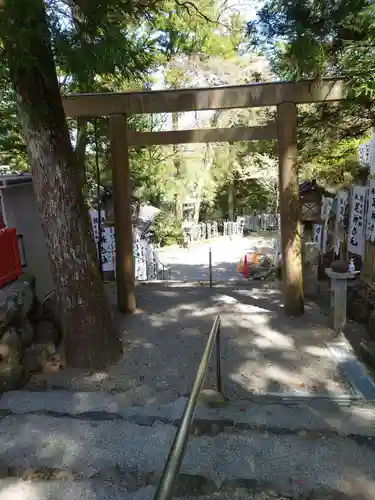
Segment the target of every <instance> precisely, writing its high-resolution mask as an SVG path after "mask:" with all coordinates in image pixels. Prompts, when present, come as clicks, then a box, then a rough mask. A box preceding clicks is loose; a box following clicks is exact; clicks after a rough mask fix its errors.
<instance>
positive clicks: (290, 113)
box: [277, 102, 304, 316]
mask: <svg viewBox="0 0 375 500" xmlns="http://www.w3.org/2000/svg"><path fill="white" fill-rule="evenodd" d="M277 131H278V134H277V135H278V151H279V189H280V219H281V220H280V223H281V224H280V225H281V253H282V265H283V285H284V308H285V313H286V314H289V315H291V316H299V315H301V314H303V312H304V306H303V277H302V252H301V233H300V224H299V214H300V202H299V182H298V168H297V111H296V105H295V104H294V103H292V102H284V103H282V104H279V105H278V106H277Z"/></svg>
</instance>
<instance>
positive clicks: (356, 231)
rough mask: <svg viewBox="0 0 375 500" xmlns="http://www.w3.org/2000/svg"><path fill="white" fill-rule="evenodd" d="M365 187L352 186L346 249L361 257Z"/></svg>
mask: <svg viewBox="0 0 375 500" xmlns="http://www.w3.org/2000/svg"><path fill="white" fill-rule="evenodd" d="M366 191H367V188H366V187H365V186H353V188H352V195H351V204H350V216H349V232H348V251H349V252H352V253H354V254H355V255H360V256H361V257H362V255H363V252H364V243H365V228H364V224H365V220H364V219H365V215H364V210H365V199H366Z"/></svg>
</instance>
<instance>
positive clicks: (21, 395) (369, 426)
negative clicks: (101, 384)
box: [0, 390, 375, 437]
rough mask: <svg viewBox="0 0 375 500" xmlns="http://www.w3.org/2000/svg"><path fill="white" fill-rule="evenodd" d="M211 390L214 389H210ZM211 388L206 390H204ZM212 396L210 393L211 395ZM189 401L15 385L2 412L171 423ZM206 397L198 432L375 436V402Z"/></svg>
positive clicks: (1, 400)
mask: <svg viewBox="0 0 375 500" xmlns="http://www.w3.org/2000/svg"><path fill="white" fill-rule="evenodd" d="M207 392H209V391H207ZM205 395H206V393H204V396H205ZM208 401H209V398H208ZM186 402H187V398H186V397H181V398H179V399H177V400H176V401H173V402H171V403H167V404H164V405H160V406H142V407H129V406H128V405H127V404H126V398H125V397H123V396H122V395H121V394H110V393H104V392H100V393H99V392H70V391H63V390H53V391H46V392H28V391H13V392H8V393H5V394H3V396H2V397H1V398H0V416H1V415H2V416H7V415H23V414H30V415H32V414H44V415H49V416H54V417H74V418H76V419H81V420H92V421H105V420H123V421H128V422H131V423H135V424H138V425H141V426H142V425H143V426H147V425H153V424H154V423H165V424H171V425H173V426H176V425H178V424H179V423H180V421H181V417H182V414H183V411H184V408H185V405H186ZM203 403H206V404H207V400H206V399H204V398H202V401H201V404H200V405H199V406H198V409H197V412H196V416H195V423H194V426H193V430H194V433H196V434H199V433H203V434H204V433H206V434H211V435H212V434H215V433H216V434H217V433H220V432H222V431H226V432H228V430H229V429H230V428H233V429H234V430H241V429H242V430H252V429H253V430H259V429H265V430H268V431H270V432H273V433H275V434H293V433H296V432H302V431H306V432H321V433H323V434H325V435H326V436H327V435H334V434H338V435H343V436H345V435H346V436H349V435H351V436H356V435H358V436H369V437H373V436H375V427H374V424H373V422H374V421H375V406H373V405H371V404H364V403H361V402H352V403H350V402H347V401H346V400H345V399H344V400H343V401H340V399H339V398H338V399H337V400H333V399H332V400H328V399H326V400H324V399H322V400H314V399H311V400H308V399H304V398H302V399H301V400H298V398H294V399H288V398H286V399H283V400H282V399H280V398H279V399H275V400H274V401H272V400H271V399H269V398H266V397H265V398H264V399H256V400H255V401H254V402H252V401H248V400H243V401H236V402H225V403H224V404H221V405H220V406H218V407H215V408H209V407H207V406H206V405H205V404H203Z"/></svg>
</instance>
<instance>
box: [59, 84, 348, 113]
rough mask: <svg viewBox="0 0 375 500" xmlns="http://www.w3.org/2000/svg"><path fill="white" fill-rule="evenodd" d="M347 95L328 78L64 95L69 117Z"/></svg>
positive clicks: (249, 105)
mask: <svg viewBox="0 0 375 500" xmlns="http://www.w3.org/2000/svg"><path fill="white" fill-rule="evenodd" d="M346 96H347V91H346V87H345V84H344V82H343V80H342V79H340V78H326V79H322V80H320V81H313V80H301V81H299V82H272V83H254V84H249V85H234V86H227V87H210V88H193V89H179V90H145V91H139V92H111V93H96V94H70V95H68V96H67V97H65V98H64V100H63V103H64V109H65V113H66V115H67V116H69V117H79V116H87V117H95V116H108V115H111V114H126V115H128V116H130V115H137V114H148V113H176V112H185V111H204V110H216V109H230V108H253V107H262V106H277V105H278V104H281V103H283V102H293V103H295V104H306V103H314V102H324V101H339V100H342V99H345V98H346Z"/></svg>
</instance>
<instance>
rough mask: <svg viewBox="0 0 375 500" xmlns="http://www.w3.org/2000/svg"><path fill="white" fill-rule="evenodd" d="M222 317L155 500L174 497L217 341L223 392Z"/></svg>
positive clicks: (218, 374) (217, 321)
mask: <svg viewBox="0 0 375 500" xmlns="http://www.w3.org/2000/svg"><path fill="white" fill-rule="evenodd" d="M220 324H221V320H220V316H219V315H217V316H216V318H215V321H214V324H213V326H212V328H211V331H210V334H209V336H208V340H207V344H206V348H205V350H204V353H203V356H202V359H201V362H200V364H199V368H198V371H197V376H196V377H195V381H194V385H193V389H192V391H191V394H190V397H189V399H188V402H187V403H186V407H185V410H184V414H183V416H182V420H181V424H180V427H179V429H178V431H177V433H176V436H175V438H174V440H173V443H172V446H171V449H170V451H169V455H168V459H167V462H166V464H165V467H164V470H163V474H162V476H161V479H160V482H159V485H158V487H157V490H156V493H155V496H154V500H170V498H171V497H172V495H173V486H174V482H175V480H176V477H177V474H178V472H179V470H180V467H181V463H182V460H183V458H184V453H185V448H186V444H187V440H188V437H189V432H190V427H191V424H192V423H193V419H194V415H195V411H196V408H197V404H198V400H199V396H200V393H201V391H202V387H203V382H204V379H205V376H206V372H207V367H208V362H209V360H210V357H211V353H212V349H213V346H214V343H215V341H216V383H217V390H218V392H219V393H221V392H222V381H221V354H220Z"/></svg>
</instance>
